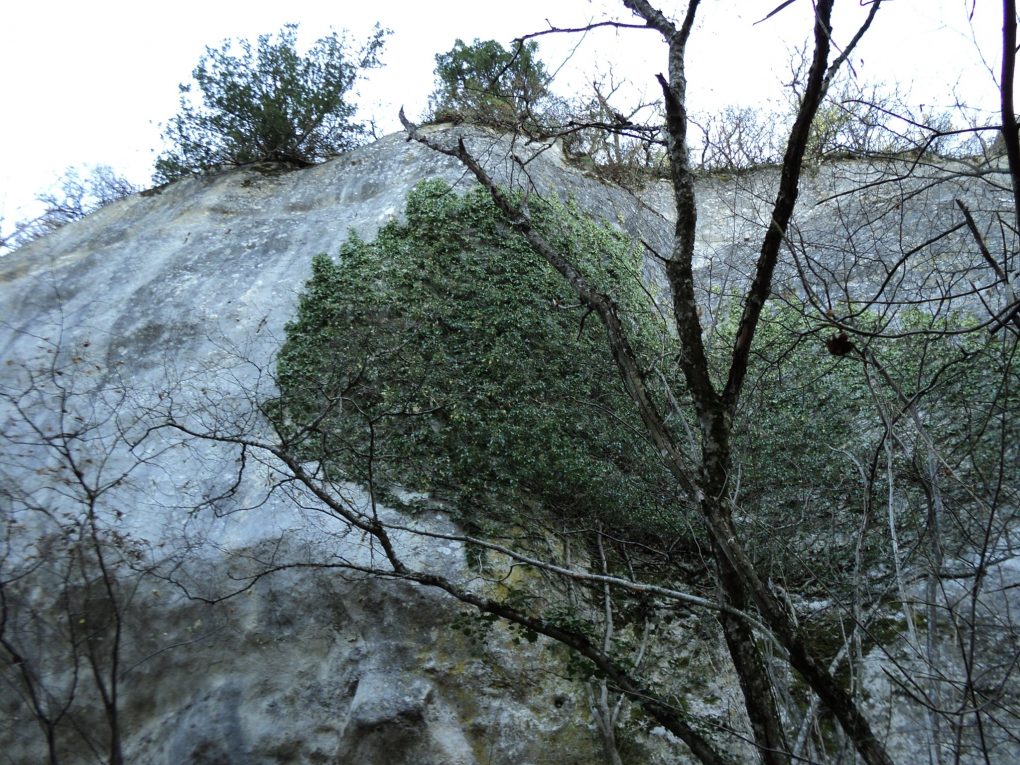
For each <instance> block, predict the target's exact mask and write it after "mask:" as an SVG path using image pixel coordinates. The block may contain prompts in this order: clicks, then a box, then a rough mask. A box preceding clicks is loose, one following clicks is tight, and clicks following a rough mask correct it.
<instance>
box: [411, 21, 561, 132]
mask: <svg viewBox="0 0 1020 765" xmlns="http://www.w3.org/2000/svg"><path fill="white" fill-rule="evenodd" d="M435 72H436V90H435V91H434V92H433V94H432V96H431V97H430V98H429V103H430V106H431V110H432V119H433V120H435V121H442V120H448V119H454V120H458V121H459V120H467V121H469V122H474V123H478V124H488V125H495V126H497V127H510V126H518V125H521V126H524V127H535V126H537V125H538V124H539V123H540V122H541V121H542V120H541V115H542V114H543V112H544V111H545V109H546V107H547V103H546V102H547V101H548V99H549V90H548V85H549V81H550V80H551V79H552V78H551V77H550V75H549V74H548V72H546V69H545V66H544V64H543V63H542V62H541V60H540V59H539V58H538V45H537V44H536V43H535V42H527V43H521V44H514V45H513V47H512V48H511V49H510V50H506V49H505V48H504V47H503V46H502V45H500V44H499V43H498V42H496V41H495V40H486V41H484V42H482V41H480V40H475V41H474V42H473V43H472V44H471V45H465V44H464V41H463V40H457V42H456V43H455V44H454V46H453V48H452V49H450V50H449V51H447V52H446V53H439V54H437V55H436V70H435Z"/></svg>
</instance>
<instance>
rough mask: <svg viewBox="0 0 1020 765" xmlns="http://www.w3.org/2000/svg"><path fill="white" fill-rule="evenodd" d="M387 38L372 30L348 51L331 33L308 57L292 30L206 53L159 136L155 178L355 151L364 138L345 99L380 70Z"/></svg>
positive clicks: (226, 44) (160, 180)
mask: <svg viewBox="0 0 1020 765" xmlns="http://www.w3.org/2000/svg"><path fill="white" fill-rule="evenodd" d="M385 34H386V33H385V32H384V31H383V30H381V29H379V27H378V26H377V27H376V29H375V31H374V33H373V34H372V36H371V37H369V39H368V42H366V43H365V45H364V46H362V47H361V49H360V50H358V51H356V52H353V51H351V50H350V48H349V46H348V42H347V40H346V37H345V36H338V35H337V34H336V33H335V32H333V33H332V34H330V35H327V36H326V37H323V38H321V39H320V40H318V41H317V42H316V43H315V44H314V45H313V46H312V48H311V49H310V50H309V51H308V53H307V55H304V56H302V55H300V54H299V53H298V52H297V48H296V42H297V26H296V25H294V24H288V25H286V26H285V27H284V28H283V29H282V30H280V32H279V33H278V34H277V35H276V37H275V38H271V37H270V36H269V35H262V36H260V37H259V39H258V45H257V47H255V48H254V49H253V48H252V45H251V43H249V42H248V41H247V40H240V41H237V47H238V48H239V49H240V50H239V51H237V50H236V49H235V48H234V44H233V43H231V42H230V41H224V42H223V44H222V45H221V46H220V48H219V49H218V50H217V49H213V48H206V52H205V54H204V55H203V56H202V58H201V59H200V60H199V62H198V66H196V67H195V70H194V72H192V77H193V78H194V80H195V85H197V87H198V94H199V95H200V97H201V103H200V104H199V103H196V101H195V99H194V98H192V96H193V91H192V85H181V86H180V90H181V101H180V112H179V113H178V114H177V115H176V116H175V117H174V118H173V119H171V120H170V123H169V124H168V125H167V126H166V128H165V130H164V133H163V137H164V140H165V141H166V142H167V143H168V144H170V146H171V148H169V149H168V150H167V151H165V152H164V153H163V154H161V155H160V157H159V158H158V159H157V160H156V173H155V176H154V180H155V181H156V182H157V183H165V182H168V181H173V180H176V179H178V178H180V177H182V176H184V175H187V174H189V173H200V172H203V171H207V170H209V169H212V168H216V167H220V166H224V165H228V166H229V165H244V164H248V163H251V162H260V161H267V160H269V161H282V162H290V163H295V164H299V165H306V164H309V163H313V162H317V161H320V160H322V159H324V158H326V157H328V156H330V155H331V154H335V153H337V152H341V151H345V150H347V149H350V148H352V147H354V146H356V145H357V144H358V143H359V142H360V141H361V139H362V138H363V137H364V135H365V133H366V129H365V126H364V125H362V124H361V123H359V122H356V121H355V120H354V114H355V107H354V105H353V104H352V103H350V101H348V94H349V92H350V90H351V88H352V87H353V86H354V84H355V82H356V81H357V79H358V77H359V76H360V75H361V73H362V71H364V70H365V69H368V68H372V67H375V66H378V65H379V59H378V55H379V52H380V50H381V49H382V45H383V38H384V37H385Z"/></svg>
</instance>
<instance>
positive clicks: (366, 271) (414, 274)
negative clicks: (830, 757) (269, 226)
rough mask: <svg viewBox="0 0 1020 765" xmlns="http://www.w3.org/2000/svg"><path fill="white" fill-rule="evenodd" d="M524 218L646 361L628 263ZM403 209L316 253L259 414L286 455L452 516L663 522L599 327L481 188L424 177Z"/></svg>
mask: <svg viewBox="0 0 1020 765" xmlns="http://www.w3.org/2000/svg"><path fill="white" fill-rule="evenodd" d="M532 214H533V217H534V220H535V221H536V224H537V225H538V226H539V227H540V229H541V230H542V231H543V232H545V234H546V236H547V237H550V238H551V239H552V241H553V242H554V244H555V245H556V246H558V247H559V248H560V249H561V251H563V252H565V253H567V254H568V255H569V256H570V257H571V258H572V259H573V261H574V262H575V263H576V264H577V265H578V266H579V267H580V268H582V269H583V270H584V271H585V272H586V273H587V274H588V275H589V277H590V278H592V279H593V280H594V281H595V282H596V283H597V284H599V285H601V286H602V288H604V289H606V290H609V291H610V292H611V294H612V295H613V298H614V299H615V300H616V302H617V303H618V305H619V306H620V309H621V311H622V312H623V313H624V315H625V317H626V319H627V320H628V321H629V322H632V323H633V325H634V327H635V328H636V329H637V335H638V337H639V338H640V342H641V343H642V344H643V348H644V351H645V353H646V354H647V355H646V359H647V358H650V357H651V354H652V347H653V344H654V343H655V342H656V341H660V342H661V338H659V336H658V332H657V330H656V328H655V326H654V325H653V323H652V321H651V316H652V313H651V310H650V306H649V301H648V299H647V297H646V295H645V293H644V292H643V291H642V289H641V288H640V285H639V282H638V280H639V274H640V268H641V255H640V252H639V251H637V250H636V249H635V248H634V246H633V245H632V243H631V242H630V241H629V240H628V239H626V238H625V237H623V236H621V235H620V234H618V233H616V232H614V231H612V230H611V229H609V228H607V227H605V226H603V225H599V224H597V223H595V222H593V221H592V220H591V219H590V218H588V217H586V216H584V215H583V214H581V213H580V212H578V211H577V210H576V209H574V208H573V207H571V206H564V205H561V204H558V203H533V211H532ZM406 216H407V220H406V222H405V223H396V222H394V223H391V224H389V225H387V226H386V227H384V228H383V229H382V230H381V231H380V232H379V234H378V236H377V237H376V239H375V241H373V242H365V241H362V240H360V239H358V238H357V237H354V236H352V237H351V238H350V239H349V240H348V242H347V243H346V244H345V245H344V247H343V249H342V251H341V253H340V257H339V259H338V260H334V259H332V258H330V257H328V256H326V255H320V256H318V257H316V258H315V260H314V262H313V275H312V278H311V279H310V280H309V282H308V284H307V285H306V288H305V292H304V294H303V295H302V296H301V300H300V305H299V308H298V315H297V318H296V319H295V320H294V321H293V322H291V323H290V324H289V325H288V327H287V341H286V344H285V345H284V347H283V349H282V351H281V353H280V356H279V362H278V373H279V384H280V388H281V391H282V397H281V399H280V401H279V402H277V403H276V405H275V407H274V408H273V411H274V415H275V416H276V417H277V420H278V422H279V423H280V424H281V429H282V430H283V432H284V433H285V434H286V436H287V438H288V439H289V440H290V441H291V444H292V445H293V446H297V447H298V448H299V449H301V450H303V451H304V453H305V454H307V455H308V456H310V457H314V458H317V459H325V460H326V461H327V462H328V463H329V465H330V466H331V467H332V469H333V470H334V471H336V473H335V475H334V477H343V478H345V479H354V480H357V481H361V482H363V483H364V482H367V481H368V480H370V479H371V480H373V481H374V482H375V483H376V484H377V485H382V486H386V485H402V486H406V487H409V488H412V489H416V490H424V491H430V492H432V493H433V495H434V496H438V497H444V498H446V499H447V500H449V501H450V502H451V504H452V505H453V506H454V507H455V508H456V509H457V510H458V511H459V512H460V513H461V517H474V518H475V519H476V520H477V518H478V517H480V516H479V515H478V514H479V513H481V514H482V515H485V516H488V517H499V518H502V519H503V520H512V519H513V518H514V516H515V514H514V513H510V514H507V513H506V512H505V508H506V507H508V506H512V507H514V508H516V509H518V510H521V509H529V508H530V509H536V508H539V507H541V508H543V509H544V511H545V512H551V513H554V514H555V515H556V516H557V517H561V518H562V517H574V518H584V519H589V520H590V519H592V518H602V519H604V520H607V521H609V522H612V523H615V524H619V525H624V526H633V527H635V528H642V527H644V528H649V527H653V526H656V525H657V526H660V527H661V526H663V525H664V523H665V517H666V516H667V515H668V513H671V512H674V511H675V510H674V508H675V502H674V501H673V497H672V495H671V489H670V487H671V486H672V482H671V481H670V480H669V478H668V476H667V475H666V474H665V471H664V470H663V468H662V466H661V465H660V463H659V461H658V459H657V457H656V454H655V452H654V450H653V449H652V448H651V447H650V446H649V445H648V443H647V442H646V441H645V439H644V438H643V437H642V436H641V435H639V434H638V433H636V432H635V431H633V430H631V429H630V428H628V427H626V426H625V425H623V424H622V423H623V422H624V421H626V420H628V419H630V417H631V416H632V414H633V405H632V403H631V401H630V399H629V398H628V397H627V395H626V393H625V391H624V390H623V388H622V385H621V383H620V382H619V376H618V374H617V372H616V369H615V366H614V362H613V361H612V359H611V357H610V355H609V352H608V350H607V343H606V339H605V336H604V330H603V328H602V325H601V323H600V322H599V321H598V319H597V318H595V317H587V320H586V319H585V312H584V311H583V310H581V309H580V308H578V307H576V306H572V303H574V302H575V301H574V300H573V299H572V296H571V294H570V292H569V288H567V287H566V286H565V285H564V282H563V280H562V278H561V277H560V276H559V275H558V274H556V273H555V272H554V271H553V270H552V269H551V268H550V267H549V266H548V265H547V264H546V263H545V261H544V260H542V259H541V258H540V257H539V256H538V255H536V254H535V253H534V252H533V251H532V250H531V249H530V247H529V245H528V244H527V243H526V242H525V241H524V240H523V238H521V237H520V236H519V235H517V234H516V233H514V232H513V231H512V230H511V229H510V227H509V226H508V225H507V224H506V222H505V221H504V220H503V218H502V216H501V214H500V213H499V212H498V210H497V209H496V208H495V206H494V205H493V203H492V201H491V199H490V198H489V196H488V194H487V193H486V192H485V191H483V190H480V189H479V190H475V191H471V192H469V193H468V194H467V195H465V196H463V197H460V196H457V195H456V194H454V193H452V191H451V189H450V188H449V187H448V186H446V185H445V184H443V183H441V182H438V181H431V182H426V183H424V184H421V185H420V186H419V187H418V188H416V189H415V190H414V191H413V192H412V193H411V194H410V196H409V198H408V201H407V211H406ZM517 518H518V519H519V518H520V516H517Z"/></svg>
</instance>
